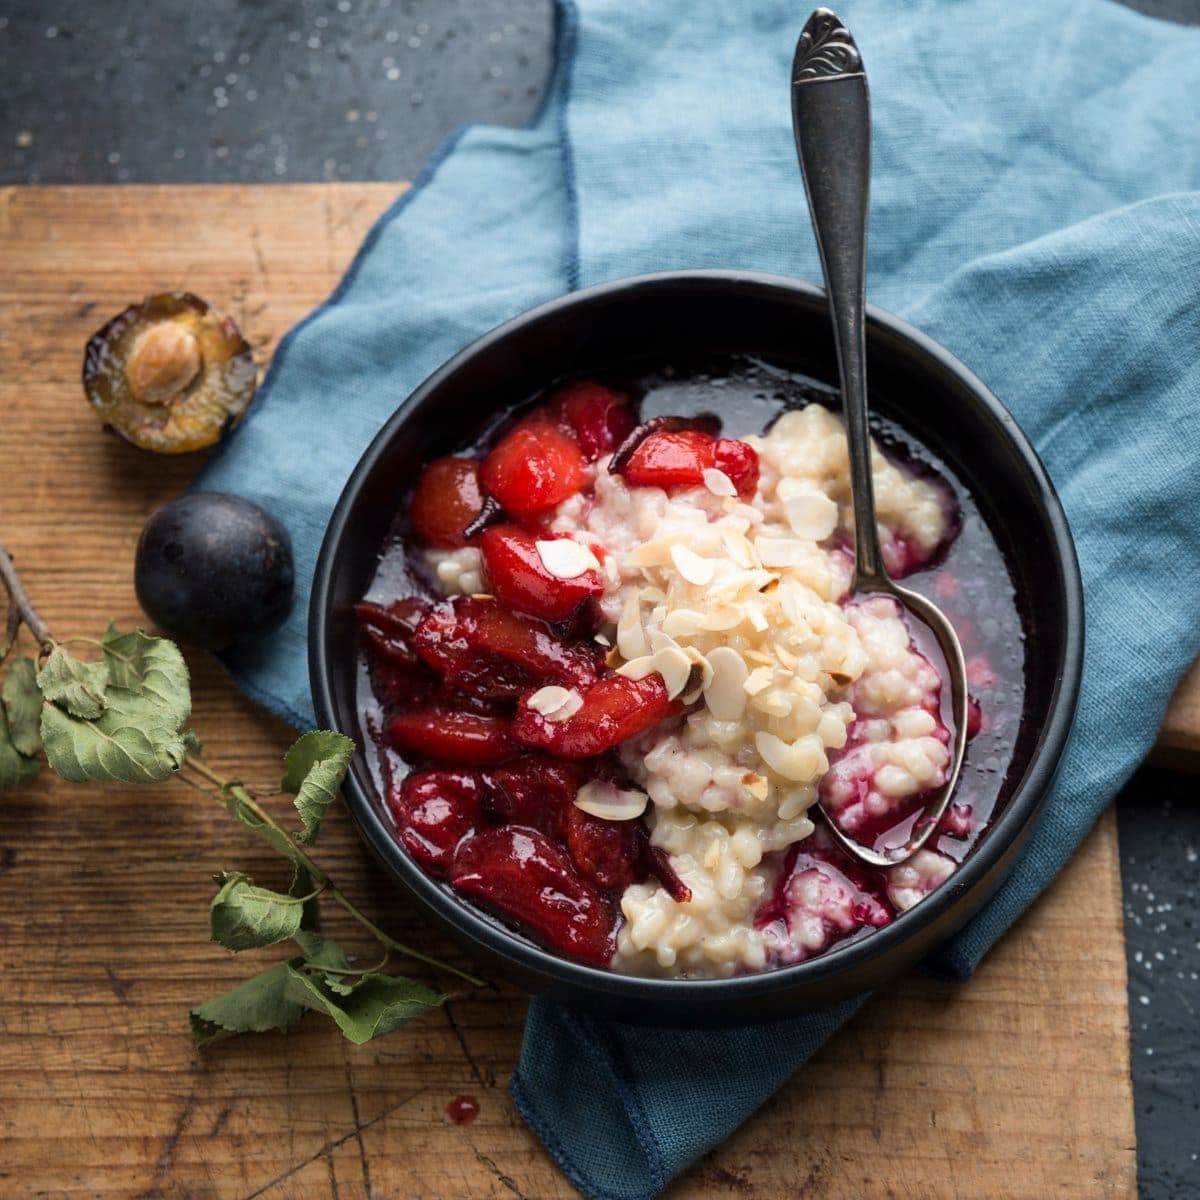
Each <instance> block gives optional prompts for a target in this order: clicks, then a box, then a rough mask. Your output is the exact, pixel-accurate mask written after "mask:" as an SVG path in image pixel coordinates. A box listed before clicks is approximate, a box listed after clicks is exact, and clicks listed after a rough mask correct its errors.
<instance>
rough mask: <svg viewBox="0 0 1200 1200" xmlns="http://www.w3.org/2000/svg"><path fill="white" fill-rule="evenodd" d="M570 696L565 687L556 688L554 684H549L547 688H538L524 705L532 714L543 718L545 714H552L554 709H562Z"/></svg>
mask: <svg viewBox="0 0 1200 1200" xmlns="http://www.w3.org/2000/svg"><path fill="white" fill-rule="evenodd" d="M570 694H571V693H570V692H569V691H567V689H566V688H565V687H558V686H557V685H555V684H551V685H550V686H549V687H544V688H538V690H537V691H536V692H534V693H533V695H532V696H530V697H529V699H528V700H526V701H525V703H526V704H528V705H529V707H530V708H532V709H533V711H534V712H536V713H541V714H542V716H543V717H544V716H546V714H547V713H552V712H553V711H554V710H555V709H556V708H562V706H563V705H564V704H566V702H567V697H568V696H570Z"/></svg>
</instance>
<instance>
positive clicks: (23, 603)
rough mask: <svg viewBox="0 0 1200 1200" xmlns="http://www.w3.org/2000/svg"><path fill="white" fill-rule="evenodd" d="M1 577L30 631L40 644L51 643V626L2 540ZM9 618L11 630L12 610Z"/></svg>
mask: <svg viewBox="0 0 1200 1200" xmlns="http://www.w3.org/2000/svg"><path fill="white" fill-rule="evenodd" d="M0 579H3V580H4V586H5V588H7V590H8V597H9V600H10V601H11V602H12V604H13V605H14V606H15V607H16V610H17V614H18V617H19V619H20V620H22V621H24V622H25V624H26V625H28V626H29V632H30V633H32V634H33V636H34V637H35V638H36V639H37V643H38V645H39V646H47V645H49V644H50V643H51V642H52V641H53V638H51V636H50V626H49V625H47V624H46V622H45V621H43V620H42V618H41V616H40V615H39V613H38V610H37V609H36V608H34V607H33V602H32V601H31V600H30V599H29V595H28V593H27V592H26V591H25V585H24V584H23V583H22V582H21V577H20V575H18V574H17V568H16V567H14V566H13V560H12V555H11V554H9V552H8V550H7V549H6V548H5V546H4V544H3V542H0ZM8 620H9V628H10V630H11V628H12V615H11V611H10V614H9V618H8Z"/></svg>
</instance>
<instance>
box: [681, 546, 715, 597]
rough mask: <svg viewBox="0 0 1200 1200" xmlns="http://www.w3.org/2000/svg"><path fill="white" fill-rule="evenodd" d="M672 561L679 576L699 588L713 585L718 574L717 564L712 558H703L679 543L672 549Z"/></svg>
mask: <svg viewBox="0 0 1200 1200" xmlns="http://www.w3.org/2000/svg"><path fill="white" fill-rule="evenodd" d="M671 561H672V562H673V563H674V564H675V569H676V570H677V571H678V572H679V574H680V575H682V576H683V577H684V579H686V580H687V581H688V583H694V584H695V585H696V586H697V587H704V586H706V585H707V584H710V583H712V578H713V576H714V575H715V574H716V572H717V564H716V563H715V562H713V560H712V559H711V558H701V557H700V555H699V554H697V553H696V552H695V551H694V550H690V549H689V548H688V547H687V546H681V545H679V544H678V543H676V544H675V545H674V546H672V547H671Z"/></svg>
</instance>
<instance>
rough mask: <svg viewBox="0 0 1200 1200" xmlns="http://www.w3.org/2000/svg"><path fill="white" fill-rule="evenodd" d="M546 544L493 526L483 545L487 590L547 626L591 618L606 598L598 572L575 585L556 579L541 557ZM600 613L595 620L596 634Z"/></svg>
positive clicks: (588, 573)
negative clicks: (541, 550) (601, 598)
mask: <svg viewBox="0 0 1200 1200" xmlns="http://www.w3.org/2000/svg"><path fill="white" fill-rule="evenodd" d="M539 540H541V539H539V538H538V537H536V536H535V535H534V534H532V533H529V532H528V531H526V530H524V529H521V528H519V527H518V526H516V525H493V526H492V527H491V528H490V529H487V530H485V531H484V533H483V535H482V537H481V538H480V539H479V548H480V550H482V551H483V567H484V571H485V572H486V573H487V581H488V586H489V587H490V588H491V590H492V592H493V594H494V595H495V597H496V599H497V600H499V601H500V603H501V604H503V605H505V606H506V607H508V608H511V609H514V610H515V611H516V612H522V613H528V614H529V615H530V616H533V617H540V618H541V619H542V620H543V621H574V620H577V619H578V618H579V616H580V614H581V613H582V614H584V615H585V616H586V615H588V609H589V608H591V609H593V610H594V609H595V602H596V601H598V600H599V599H600V597H601V596H603V595H604V579H603V577H602V576H601V574H600V572H599V571H596V570H588V571H584V572H583V573H582V574H581V575H575V576H573V577H572V578H570V579H561V578H559V577H558V576H557V575H551V574H550V572H549V571H548V570H547V569H546V564H545V563H544V562H543V561H542V557H541V555H540V554H539V553H538V549H537V543H538V541H539ZM596 615H597V614H596V613H594V612H593V613H592V614H591V621H590V622H586V621H585V622H584V624H590V625H591V627H592V628H594V627H595V624H596Z"/></svg>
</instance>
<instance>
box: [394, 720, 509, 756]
mask: <svg viewBox="0 0 1200 1200" xmlns="http://www.w3.org/2000/svg"><path fill="white" fill-rule="evenodd" d="M511 725H512V722H511V721H509V720H508V719H507V718H505V717H493V716H483V715H481V714H479V713H471V712H445V711H442V710H440V709H421V710H417V711H414V712H402V713H397V714H396V715H395V716H394V717H392V718H391V719H390V720H389V721H388V723H387V732H388V737H389V738H391V740H392V743H393V745H395V746H396V747H397V749H399V750H400V751H401V752H402V753H403V754H406V755H408V756H409V757H411V758H417V759H430V760H432V761H433V762H439V763H450V764H452V765H454V766H463V767H491V766H496V765H498V764H499V763H502V762H507V761H508V759H510V758H512V757H513V756H514V755H515V754H516V753H517V747H516V745H515V744H514V743H513V740H512V737H511V734H510V730H511Z"/></svg>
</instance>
